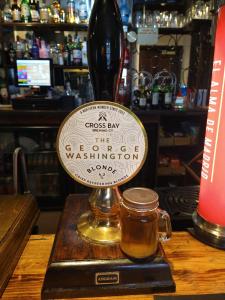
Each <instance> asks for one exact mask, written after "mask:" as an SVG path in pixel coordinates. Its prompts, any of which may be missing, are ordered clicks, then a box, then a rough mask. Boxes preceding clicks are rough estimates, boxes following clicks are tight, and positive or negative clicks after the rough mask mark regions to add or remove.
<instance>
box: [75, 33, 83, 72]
mask: <svg viewBox="0 0 225 300" xmlns="http://www.w3.org/2000/svg"><path fill="white" fill-rule="evenodd" d="M81 49H82V43H81V41H80V38H79V37H78V36H77V37H76V38H74V46H73V64H74V65H75V66H81V64H82V52H81Z"/></svg>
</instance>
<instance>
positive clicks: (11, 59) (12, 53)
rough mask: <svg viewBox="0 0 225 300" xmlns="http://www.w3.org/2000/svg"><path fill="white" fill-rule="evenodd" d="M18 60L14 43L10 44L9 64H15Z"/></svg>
mask: <svg viewBox="0 0 225 300" xmlns="http://www.w3.org/2000/svg"><path fill="white" fill-rule="evenodd" d="M15 60H16V51H15V49H14V47H13V43H10V45H9V49H8V63H9V64H12V65H13V64H14V63H15Z"/></svg>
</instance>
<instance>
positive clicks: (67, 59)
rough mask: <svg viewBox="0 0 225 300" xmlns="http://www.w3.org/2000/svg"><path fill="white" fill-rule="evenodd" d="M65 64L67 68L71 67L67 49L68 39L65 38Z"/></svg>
mask: <svg viewBox="0 0 225 300" xmlns="http://www.w3.org/2000/svg"><path fill="white" fill-rule="evenodd" d="M63 64H64V65H65V66H69V51H68V48H67V38H65V40H64V44H63Z"/></svg>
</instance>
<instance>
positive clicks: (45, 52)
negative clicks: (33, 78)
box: [39, 40, 49, 58]
mask: <svg viewBox="0 0 225 300" xmlns="http://www.w3.org/2000/svg"><path fill="white" fill-rule="evenodd" d="M39 57H40V58H49V49H48V48H47V46H46V43H45V41H44V40H41V46H40V48H39Z"/></svg>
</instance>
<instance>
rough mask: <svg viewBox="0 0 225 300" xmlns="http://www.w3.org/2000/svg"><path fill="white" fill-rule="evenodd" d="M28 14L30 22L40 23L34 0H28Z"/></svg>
mask: <svg viewBox="0 0 225 300" xmlns="http://www.w3.org/2000/svg"><path fill="white" fill-rule="evenodd" d="M30 14H31V21H32V22H39V21H40V16H39V11H38V7H37V4H36V1H35V0H30Z"/></svg>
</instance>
